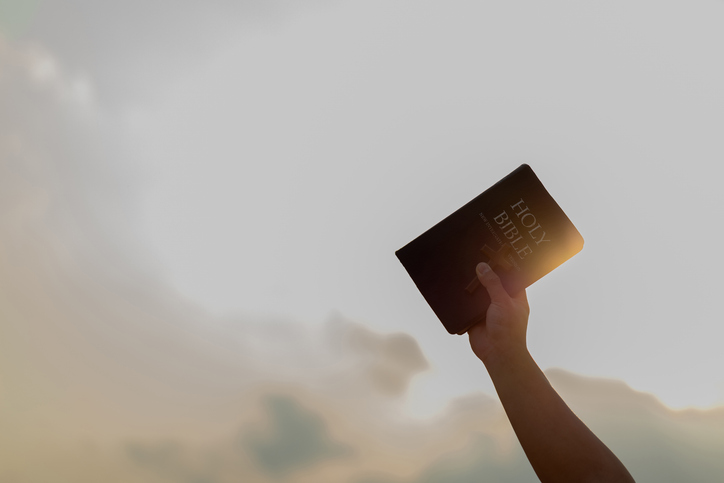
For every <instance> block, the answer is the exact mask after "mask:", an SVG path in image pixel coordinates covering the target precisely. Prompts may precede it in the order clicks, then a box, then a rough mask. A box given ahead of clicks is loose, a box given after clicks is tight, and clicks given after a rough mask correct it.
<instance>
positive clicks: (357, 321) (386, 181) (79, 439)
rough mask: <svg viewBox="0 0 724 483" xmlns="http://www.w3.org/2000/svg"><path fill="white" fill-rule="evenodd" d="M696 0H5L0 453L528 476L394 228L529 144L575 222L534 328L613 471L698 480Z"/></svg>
mask: <svg viewBox="0 0 724 483" xmlns="http://www.w3.org/2000/svg"><path fill="white" fill-rule="evenodd" d="M723 16H724V3H722V2H721V1H695V2H686V3H684V2H675V1H663V2H661V1H658V2H652V1H651V2H649V1H639V0H636V1H628V2H608V3H605V4H602V3H598V2H569V1H551V2H546V3H543V4H541V3H537V2H530V1H515V2H457V1H455V2H445V3H441V2H427V1H418V2H405V1H400V2H375V1H372V2H370V1H367V2H359V1H347V2H341V1H331V0H328V1H309V2H286V1H267V2H230V1H224V0H216V1H209V2H204V4H203V6H201V5H198V4H196V3H194V2H170V1H161V0H159V1H156V2H153V3H151V4H148V3H147V2H143V3H142V2H123V3H118V2H108V1H89V0H88V1H86V0H76V1H72V2H71V1H68V2H49V1H42V0H37V1H33V2H28V1H22V2H21V1H9V2H4V3H2V4H0V19H2V20H1V21H0V29H2V30H1V31H2V37H1V41H0V102H1V103H2V109H0V122H2V127H3V129H2V138H1V139H2V144H1V145H0V149H1V151H0V154H2V176H1V178H0V197H1V198H0V200H2V203H0V204H1V205H2V212H1V213H2V214H1V215H0V221H1V222H2V227H1V228H2V229H1V231H0V234H1V235H2V236H1V239H0V240H1V241H0V267H2V272H3V273H2V278H1V280H2V286H1V287H0V297H2V298H1V299H0V300H2V303H0V307H2V319H3V320H2V324H1V325H0V327H2V332H1V333H0V335H2V337H1V339H2V343H1V344H0V348H1V350H2V354H0V362H2V366H3V367H2V372H0V391H2V397H0V414H1V415H2V418H0V421H2V422H3V423H4V425H5V426H6V429H7V431H6V432H5V434H6V436H4V437H3V439H2V441H0V443H1V444H2V445H3V447H4V448H5V450H6V451H12V452H13V454H14V455H16V458H15V462H14V463H4V464H5V465H6V466H4V467H2V466H0V471H2V472H4V473H5V474H6V475H11V476H12V477H13V478H15V479H16V480H17V481H34V480H33V479H34V478H38V477H42V475H40V476H39V473H37V472H42V471H46V470H43V469H41V468H36V467H34V466H33V465H31V464H30V463H29V462H30V461H33V460H37V459H38V458H40V459H42V460H43V461H46V462H47V465H46V468H48V469H47V471H53V472H55V474H66V475H68V477H70V478H74V481H85V480H84V479H83V478H85V479H87V480H88V481H95V480H94V478H95V479H97V478H99V477H101V476H104V475H108V474H119V475H120V474H122V475H127V476H126V478H131V479H133V480H134V481H227V480H228V479H230V478H233V475H237V476H238V475H239V474H244V475H253V476H250V477H249V478H250V480H249V481H275V480H279V479H282V480H284V479H286V480H288V481H354V482H388V481H395V482H418V481H419V482H423V481H469V480H470V479H471V478H474V475H477V474H479V473H480V472H486V471H487V472H488V474H489V475H491V480H492V481H495V479H494V478H499V479H503V478H511V477H512V478H513V479H515V480H516V481H527V480H526V479H528V480H530V481H533V479H532V478H533V476H532V472H531V471H530V469H529V468H528V467H526V466H525V462H524V460H523V458H522V454H521V453H520V449H519V447H517V446H516V443H515V441H514V439H513V438H512V433H511V432H510V430H509V428H508V427H507V426H506V420H505V418H504V415H503V414H502V412H501V411H502V409H501V408H500V407H499V405H498V404H499V403H497V400H496V397H495V395H494V391H493V388H492V385H491V383H490V381H489V378H488V377H487V375H486V373H485V371H484V367H482V365H481V364H480V362H479V361H478V360H477V359H476V358H475V357H474V356H473V354H472V352H471V351H470V350H469V347H468V345H467V340H466V338H464V337H457V336H450V335H448V334H447V333H446V331H445V330H444V328H443V327H442V325H441V324H440V323H439V321H438V320H437V319H436V318H435V316H434V314H433V313H432V311H431V310H430V309H429V307H428V306H427V305H426V304H425V302H424V300H423V299H422V297H421V296H420V294H419V293H418V292H417V290H416V288H415V286H414V284H413V283H412V281H411V280H410V279H409V277H408V276H407V274H406V272H405V271H404V269H403V268H402V266H401V265H400V264H399V262H398V261H397V260H396V258H395V256H394V251H395V250H396V249H398V248H400V247H402V246H403V245H405V244H406V243H408V242H409V241H411V240H412V239H413V238H415V237H416V236H418V235H419V234H421V233H422V232H423V231H425V230H426V229H427V228H429V227H430V226H432V225H434V224H435V223H437V222H438V221H440V220H441V219H442V218H444V217H445V216H447V215H448V214H449V213H451V212H452V211H454V210H455V209H457V208H458V207H460V206H461V205H462V204H464V203H466V202H467V201H469V200H470V199H472V198H474V197H475V196H477V195H478V194H479V193H480V192H482V191H483V190H484V189H486V188H487V187H489V186H490V185H492V184H493V183H494V182H496V181H497V180H498V179H500V178H501V177H503V176H504V175H506V174H507V173H508V172H510V171H512V170H513V169H514V168H516V167H517V166H518V165H520V164H521V163H528V164H530V165H531V166H532V167H533V169H534V170H535V171H536V173H537V174H538V176H539V177H540V179H541V180H542V181H543V183H544V184H545V186H546V187H547V188H548V190H549V191H550V193H551V194H552V195H553V196H554V198H555V199H556V200H557V201H558V203H559V204H560V205H561V206H562V207H563V209H564V210H565V211H566V213H567V214H568V215H569V217H570V218H571V219H572V220H573V222H574V223H575V224H576V226H577V227H578V229H579V231H580V232H581V234H582V235H583V237H584V239H585V240H586V244H585V247H584V249H583V251H582V252H581V253H580V254H578V255H576V256H575V257H574V258H573V259H571V260H570V261H568V262H566V263H565V264H564V265H563V266H561V267H560V268H558V269H556V270H555V271H554V272H552V273H551V274H549V275H548V276H546V277H545V278H544V279H542V280H540V281H539V282H537V283H536V284H535V285H533V286H532V287H530V289H529V290H528V294H529V299H530V302H531V308H532V315H531V319H530V323H529V333H528V345H529V348H530V350H531V352H532V354H533V355H534V357H535V358H536V360H537V361H538V363H539V365H540V366H541V367H543V368H544V369H545V370H546V371H547V373H548V374H549V377H551V379H552V381H553V383H554V386H556V387H557V388H559V390H560V391H561V393H562V394H563V395H564V398H565V399H566V400H568V401H569V402H570V403H571V404H572V406H574V409H576V410H577V412H578V413H579V414H581V415H587V418H584V421H586V422H587V423H589V424H590V425H591V426H592V427H594V430H596V429H597V428H598V430H599V431H598V432H601V431H602V432H603V433H604V434H605V435H606V438H608V439H604V441H606V442H607V443H609V444H610V445H611V446H612V447H614V449H615V450H616V452H617V454H619V455H620V456H621V458H622V460H623V461H624V463H626V464H627V465H628V466H629V467H630V469H632V473H634V476H637V475H638V476H637V479H639V480H642V481H647V480H650V481H665V480H664V479H662V478H663V477H662V475H665V476H666V477H668V478H674V476H676V478H674V479H671V480H670V481H683V480H687V481H717V480H720V479H721V478H719V477H713V476H712V475H722V474H724V469H722V467H721V463H720V460H721V454H722V452H724V443H723V442H722V438H721V435H722V434H724V433H722V429H724V428H722V412H721V411H722V409H721V408H722V407H723V406H724V375H722V374H724V373H722V371H721V370H720V368H721V367H722V365H724V352H723V351H721V349H720V341H721V340H722V336H724V329H722V324H721V323H720V319H721V316H720V315H719V304H718V298H719V292H720V291H721V288H722V287H721V285H722V284H721V281H720V277H719V276H718V270H717V267H719V266H721V265H722V262H724V260H723V258H724V257H723V256H722V254H721V251H720V250H718V248H717V246H718V242H719V240H720V239H721V237H722V229H721V225H720V223H719V222H718V220H719V218H720V216H719V211H720V208H719V207H720V206H722V194H721V189H720V188H719V178H720V174H721V173H720V172H721V168H720V162H719V161H720V160H721V159H722V156H723V155H724V144H722V140H721V133H722V132H724V129H723V128H724V115H723V114H722V113H723V112H724V92H723V91H722V89H721V87H720V86H721V85H724V67H722V65H721V63H720V62H717V60H718V59H719V58H721V52H720V51H721V46H722V45H724V43H723V42H722V41H724V38H722V37H724V33H722V30H721V28H720V25H721V20H722V17H723ZM471 414H474V415H475V417H479V418H480V419H479V420H477V422H476V423H475V425H473V427H470V424H469V419H467V416H468V415H471ZM582 417H583V416H582ZM466 422H467V423H466ZM420 434H425V435H426V437H425V438H420ZM295 438H297V439H295ZM300 438H301V439H300ZM39 440H42V441H45V443H44V444H43V445H40V446H38V441H39ZM302 440H303V441H316V443H314V444H309V445H306V446H308V448H309V449H307V450H305V451H307V452H306V453H305V452H304V451H300V450H299V448H300V447H302V446H305V445H303V444H300V443H299V441H302ZM421 440H423V441H421ZM68 441H73V445H71V446H70V447H68V446H67V442H68ZM59 448H69V449H62V450H61V449H59ZM401 448H402V449H401ZM442 448H445V450H443V449H442ZM643 448H645V449H643ZM697 450H700V451H699V453H702V452H703V453H705V454H706V455H708V456H706V457H702V456H694V454H696V453H697ZM89 454H93V455H96V456H98V458H95V461H97V463H95V464H94V465H91V466H90V467H87V468H84V469H80V468H81V467H82V466H84V465H83V464H80V462H82V461H86V460H87V459H88V455H89ZM481 454H482V455H485V456H484V457H477V458H476V456H475V455H481ZM280 455H281V456H280ZM421 455H424V457H421ZM701 459H703V461H700V460H701ZM214 462H215V463H214ZM427 462H431V463H430V464H429V465H428V464H426V463H427ZM653 462H656V463H653ZM667 465H669V466H667ZM63 472H65V473H63ZM84 472H85V473H84ZM0 474H2V473H0ZM51 474H53V473H51ZM99 475H101V476H99ZM493 475H494V476H493ZM194 478H196V479H194ZM202 478H206V479H205V480H204V479H202ZM454 478H457V480H455V479H454Z"/></svg>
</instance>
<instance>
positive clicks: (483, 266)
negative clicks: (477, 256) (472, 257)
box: [475, 262, 490, 275]
mask: <svg viewBox="0 0 724 483" xmlns="http://www.w3.org/2000/svg"><path fill="white" fill-rule="evenodd" d="M475 269H476V270H477V271H478V274H480V275H485V274H486V273H488V270H490V266H489V265H488V264H487V263H483V262H480V263H478V266H477V267H476V268H475Z"/></svg>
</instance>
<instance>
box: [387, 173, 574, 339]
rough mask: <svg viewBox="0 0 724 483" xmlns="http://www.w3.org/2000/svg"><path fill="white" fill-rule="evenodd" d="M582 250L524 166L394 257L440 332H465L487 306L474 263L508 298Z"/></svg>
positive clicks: (571, 229) (564, 219)
mask: <svg viewBox="0 0 724 483" xmlns="http://www.w3.org/2000/svg"><path fill="white" fill-rule="evenodd" d="M581 248H583V238H582V237H581V235H580V233H578V230H576V227H575V226H573V223H571V220H569V219H568V217H567V216H566V214H565V213H564V212H563V210H562V209H561V207H560V206H558V204H557V203H556V202H555V200H554V199H553V197H551V195H550V194H549V193H548V191H547V190H546V189H545V187H544V186H543V184H542V183H541V182H540V180H539V179H538V177H537V176H536V175H535V173H534V172H533V170H532V169H531V168H530V166H528V165H527V164H523V165H521V166H520V167H519V168H517V169H516V170H515V171H513V172H512V173H510V174H509V175H508V176H506V177H505V178H503V179H501V180H500V181H498V182H497V183H496V184H494V185H493V186H492V187H490V188H489V189H487V190H485V191H484V192H483V193H481V194H480V195H479V196H477V197H476V198H475V199H473V200H472V201H470V202H469V203H467V204H466V205H465V206H463V207H462V208H460V209H459V210H457V211H456V212H454V213H453V214H451V215H450V216H448V217H447V218H445V219H444V220H442V221H441V222H440V223H438V224H437V225H435V226H433V227H432V228H430V229H429V230H427V231H426V232H425V233H423V234H422V235H420V236H419V237H417V238H415V239H414V240H413V241H411V242H410V243H408V244H407V245H405V246H404V247H402V248H400V249H399V250H397V251H396V252H395V254H396V255H397V258H398V259H399V260H400V262H402V265H403V266H404V267H405V269H406V270H407V273H408V274H409V275H410V277H412V280H413V281H414V282H415V285H417V288H418V289H419V290H420V292H421V293H422V295H423V297H425V300H426V301H427V303H428V304H430V307H431V308H432V310H433V311H434V312H435V314H436V315H437V316H438V318H439V319H440V321H441V322H442V324H443V325H444V326H445V328H446V329H447V331H448V332H450V333H451V334H464V333H465V332H466V331H467V330H468V329H469V328H470V327H472V326H473V325H475V324H477V323H478V322H481V321H483V320H485V313H486V311H487V309H488V306H489V305H490V298H489V297H488V291H487V290H486V289H485V287H483V286H482V285H480V282H478V277H477V275H476V272H475V267H476V266H477V265H478V263H480V262H486V263H488V264H489V265H490V266H491V267H492V269H493V270H494V271H495V272H496V273H497V274H498V275H499V276H500V278H501V280H502V282H503V286H504V287H505V289H506V290H507V292H508V293H509V294H511V295H513V294H515V293H517V292H519V291H520V290H522V289H524V288H526V287H528V286H529V285H530V284H532V283H533V282H535V281H536V280H538V279H539V278H541V277H542V276H544V275H545V274H547V273H549V272H550V271H551V270H553V269H554V268H556V267H558V266H559V265H560V264H562V263H563V262H565V261H566V260H568V259H569V258H571V257H572V256H573V255H575V254H576V253H578V252H579V251H581Z"/></svg>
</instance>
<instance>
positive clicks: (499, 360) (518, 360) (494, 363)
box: [480, 345, 535, 377]
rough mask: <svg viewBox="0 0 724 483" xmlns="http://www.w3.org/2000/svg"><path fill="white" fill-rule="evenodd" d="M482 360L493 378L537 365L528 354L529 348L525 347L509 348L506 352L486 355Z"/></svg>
mask: <svg viewBox="0 0 724 483" xmlns="http://www.w3.org/2000/svg"><path fill="white" fill-rule="evenodd" d="M480 360H481V361H482V362H483V364H484V365H485V368H486V369H487V371H488V373H489V374H490V376H491V377H494V376H495V375H498V374H505V373H508V372H510V371H516V372H517V371H520V370H522V369H524V368H525V367H528V366H530V365H531V364H532V365H535V361H534V360H533V356H531V355H530V352H528V348H527V347H526V346H525V345H523V346H521V347H516V348H513V347H511V348H508V349H507V350H505V351H496V352H492V353H490V354H486V356H485V357H481V358H480Z"/></svg>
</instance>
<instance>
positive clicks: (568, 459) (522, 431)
mask: <svg viewBox="0 0 724 483" xmlns="http://www.w3.org/2000/svg"><path fill="white" fill-rule="evenodd" d="M484 362H485V365H486V368H487V369H488V372H489V373H490V377H491V378H492V380H493V384H494V385H495V389H496V391H497V392H498V396H499V397H500V401H501V402H502V404H503V407H504V408H505V412H506V414H507V415H508V419H509V420H510V423H511V425H512V426H513V429H514V431H515V433H516V435H517V436H518V440H519V441H520V444H521V446H522V447H523V450H524V451H525V453H526V456H527V457H528V460H529V461H530V463H531V465H532V466H533V469H534V470H535V472H536V474H537V475H538V477H539V478H540V480H541V482H543V483H549V482H566V483H575V482H589V481H590V482H633V478H632V477H631V475H630V474H629V473H628V471H627V470H626V468H625V467H624V466H623V464H621V462H620V461H619V460H618V458H616V456H615V455H614V454H613V453H612V452H611V451H610V450H609V449H608V448H607V447H606V445H604V444H603V443H602V442H601V441H600V440H599V439H598V438H597V437H596V435H594V434H593V433H592V432H591V431H590V430H589V429H588V427H587V426H586V425H585V424H583V422H582V421H581V420H580V419H578V417H577V416H576V415H575V414H574V413H573V412H572V411H571V410H570V408H569V407H568V406H567V405H566V403H565V402H564V401H563V400H562V399H561V397H560V396H559V395H558V393H557V392H556V391H555V390H554V389H553V387H551V385H550V383H549V382H548V379H547V378H546V377H545V375H544V374H543V372H542V371H541V370H540V368H539V367H538V365H537V364H536V363H535V361H534V360H533V358H532V357H531V356H530V354H529V353H528V352H527V351H525V352H523V351H521V352H520V354H518V355H517V356H515V357H508V358H506V359H505V360H488V361H484Z"/></svg>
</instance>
